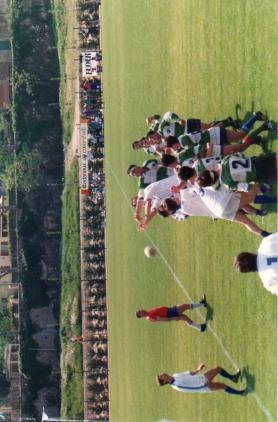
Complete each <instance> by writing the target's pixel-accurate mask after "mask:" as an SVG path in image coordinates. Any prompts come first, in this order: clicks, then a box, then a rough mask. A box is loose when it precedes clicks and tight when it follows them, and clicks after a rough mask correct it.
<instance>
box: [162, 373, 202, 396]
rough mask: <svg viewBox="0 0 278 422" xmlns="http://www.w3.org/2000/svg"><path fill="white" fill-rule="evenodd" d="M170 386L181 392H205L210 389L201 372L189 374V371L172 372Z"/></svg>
mask: <svg viewBox="0 0 278 422" xmlns="http://www.w3.org/2000/svg"><path fill="white" fill-rule="evenodd" d="M173 378H174V381H173V382H172V383H171V384H170V385H171V387H172V388H174V389H175V390H177V391H180V392H181V393H207V392H209V391H210V390H209V389H208V387H207V386H206V382H207V379H206V377H205V375H203V374H196V375H191V374H190V372H181V373H179V374H173Z"/></svg>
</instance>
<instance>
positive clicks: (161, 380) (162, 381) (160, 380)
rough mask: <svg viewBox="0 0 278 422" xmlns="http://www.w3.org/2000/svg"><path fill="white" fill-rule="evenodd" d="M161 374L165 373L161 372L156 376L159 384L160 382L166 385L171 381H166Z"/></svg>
mask: <svg viewBox="0 0 278 422" xmlns="http://www.w3.org/2000/svg"><path fill="white" fill-rule="evenodd" d="M161 375H163V374H159V375H157V376H156V382H157V384H159V385H161V386H162V385H166V384H169V382H167V381H164V380H163V379H162V378H160V377H161Z"/></svg>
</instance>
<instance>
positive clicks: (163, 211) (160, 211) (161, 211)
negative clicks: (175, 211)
mask: <svg viewBox="0 0 278 422" xmlns="http://www.w3.org/2000/svg"><path fill="white" fill-rule="evenodd" d="M157 214H158V215H159V216H160V217H163V218H167V217H169V216H170V215H171V213H170V212H169V211H168V210H167V209H166V208H164V204H161V205H160V207H159V208H158V210H157Z"/></svg>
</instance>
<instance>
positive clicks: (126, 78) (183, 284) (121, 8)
mask: <svg viewBox="0 0 278 422" xmlns="http://www.w3.org/2000/svg"><path fill="white" fill-rule="evenodd" d="M101 7H102V10H101V14H102V49H103V57H104V89H105V92H104V95H105V142H106V186H107V230H106V235H107V239H106V241H107V278H108V300H109V359H110V398H111V402H110V403H111V420H113V422H114V421H119V422H125V421H127V422H139V421H142V422H146V421H158V420H169V421H170V420H171V421H193V422H195V421H202V420H207V421H213V422H215V421H221V422H226V421H227V422H228V421H229V422H232V421H247V420H248V421H251V420H252V421H268V420H269V421H271V420H272V421H274V420H275V419H276V414H277V405H276V399H277V353H276V350H277V338H276V334H277V300H276V298H275V297H273V296H272V295H270V294H269V293H267V292H266V291H265V290H264V289H263V287H262V285H261V283H260V281H259V279H258V277H257V275H240V274H236V273H235V272H234V270H233V267H232V260H233V257H234V255H235V254H237V253H238V252H239V251H241V250H243V249H246V250H250V251H256V249H257V247H258V245H259V243H260V239H259V238H258V237H256V236H255V235H252V234H250V233H249V232H247V231H246V230H245V229H244V228H243V227H240V226H239V225H237V224H234V223H229V222H224V221H216V222H213V221H212V220H209V219H201V218H200V219H197V218H191V219H189V221H188V222H185V223H177V222H174V221H162V220H160V219H158V218H156V220H154V221H153V222H152V223H151V224H150V228H149V230H148V232H147V233H146V234H142V233H139V232H137V231H136V226H135V223H134V222H133V221H132V210H131V208H130V206H129V198H130V197H131V196H132V195H134V194H135V192H136V182H135V181H134V179H131V178H128V177H127V175H126V168H127V166H128V164H130V163H132V162H135V163H141V162H142V161H143V160H144V159H145V158H146V156H145V155H144V154H143V153H141V152H134V151H132V149H131V146H130V144H131V142H132V141H133V140H135V139H138V138H140V137H141V136H142V135H143V134H144V133H145V131H146V127H145V122H144V119H145V117H146V116H147V115H149V114H153V113H163V112H165V111H167V110H173V111H175V112H177V113H179V114H180V115H181V116H183V117H201V118H202V119H203V120H204V121H210V120H212V119H214V118H215V117H217V118H219V117H225V116H227V115H232V116H234V117H235V116H236V115H238V117H240V118H241V119H243V118H244V117H245V116H246V114H247V113H250V112H252V111H254V110H257V109H262V111H267V112H268V114H269V116H270V117H271V118H272V119H274V120H277V119H278V107H277V95H276V91H275V87H276V85H277V49H276V45H277V30H276V28H277V19H278V12H277V9H276V5H275V2H274V1H270V0H268V1H266V2H264V3H261V2H259V1H254V2H240V1H237V0H236V1H234V2H232V4H231V3H230V2H228V1H226V0H223V1H216V0H212V1H210V2H207V1H189V0H187V1H179V0H176V1H175V2H173V1H167V0H152V1H151V2H150V1H147V0H146V1H144V0H141V1H140V2H135V1H133V2H130V1H127V0H125V1H124V0H121V1H120V0H118V1H117V0H115V1H113V2H109V1H108V0H103V1H102V6H101ZM273 138H274V136H272V137H271V136H268V144H267V145H268V148H269V149H272V150H276V140H274V139H273ZM260 152H261V150H260V148H259V147H252V148H250V150H249V151H248V153H249V154H255V153H256V154H258V153H260ZM257 221H258V224H261V225H262V226H263V227H264V228H265V229H266V230H270V231H276V230H277V220H276V208H275V207H274V209H272V213H270V214H269V215H268V216H267V217H264V218H259V219H258V220H257ZM151 243H154V244H155V245H156V247H157V248H158V250H159V254H158V255H157V256H156V257H155V258H153V259H150V260H148V259H147V258H145V257H144V255H143V248H144V246H145V245H147V244H151ZM203 292H206V293H207V296H208V300H209V304H210V306H211V308H210V310H209V318H210V321H209V327H210V328H209V330H208V332H207V333H205V334H200V333H198V332H196V331H195V330H193V329H190V328H189V327H186V326H184V325H183V324H182V323H173V324H160V325H159V324H148V323H147V322H145V321H140V320H137V319H136V318H135V317H134V311H135V310H136V309H138V308H140V307H142V308H149V307H151V306H156V305H163V304H165V305H171V304H174V303H182V302H188V301H191V300H198V299H199V297H200V295H201V294H202V293H203ZM189 315H190V316H191V317H192V318H193V319H194V320H196V321H201V319H202V316H205V312H204V311H201V312H200V313H199V312H198V311H192V312H190V313H189ZM201 361H203V362H204V363H206V365H207V367H212V366H214V365H217V364H220V365H222V366H224V367H225V368H226V369H228V370H231V371H232V370H233V369H235V368H236V367H237V366H240V367H242V368H245V374H246V375H247V379H248V384H249V387H250V388H251V389H253V390H254V391H253V393H252V394H250V395H249V396H248V397H247V398H241V397H234V396H228V395H224V394H223V393H221V392H219V393H214V394H213V395H211V394H208V395H189V394H187V395H185V394H179V393H177V392H175V391H174V390H172V389H170V388H169V387H167V386H166V387H164V388H161V387H158V386H157V385H155V381H154V377H155V375H156V373H158V372H161V371H162V372H163V371H166V372H169V373H173V372H179V371H183V370H187V369H194V368H195V367H196V366H197V365H198V364H199V363H200V362H201ZM244 385H245V384H244V383H241V384H239V386H242V387H243V386H244Z"/></svg>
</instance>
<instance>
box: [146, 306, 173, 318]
mask: <svg viewBox="0 0 278 422" xmlns="http://www.w3.org/2000/svg"><path fill="white" fill-rule="evenodd" d="M167 312H168V308H167V306H161V307H160V308H153V309H150V310H149V311H147V317H146V319H147V320H149V321H150V322H155V321H156V320H157V318H167Z"/></svg>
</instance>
